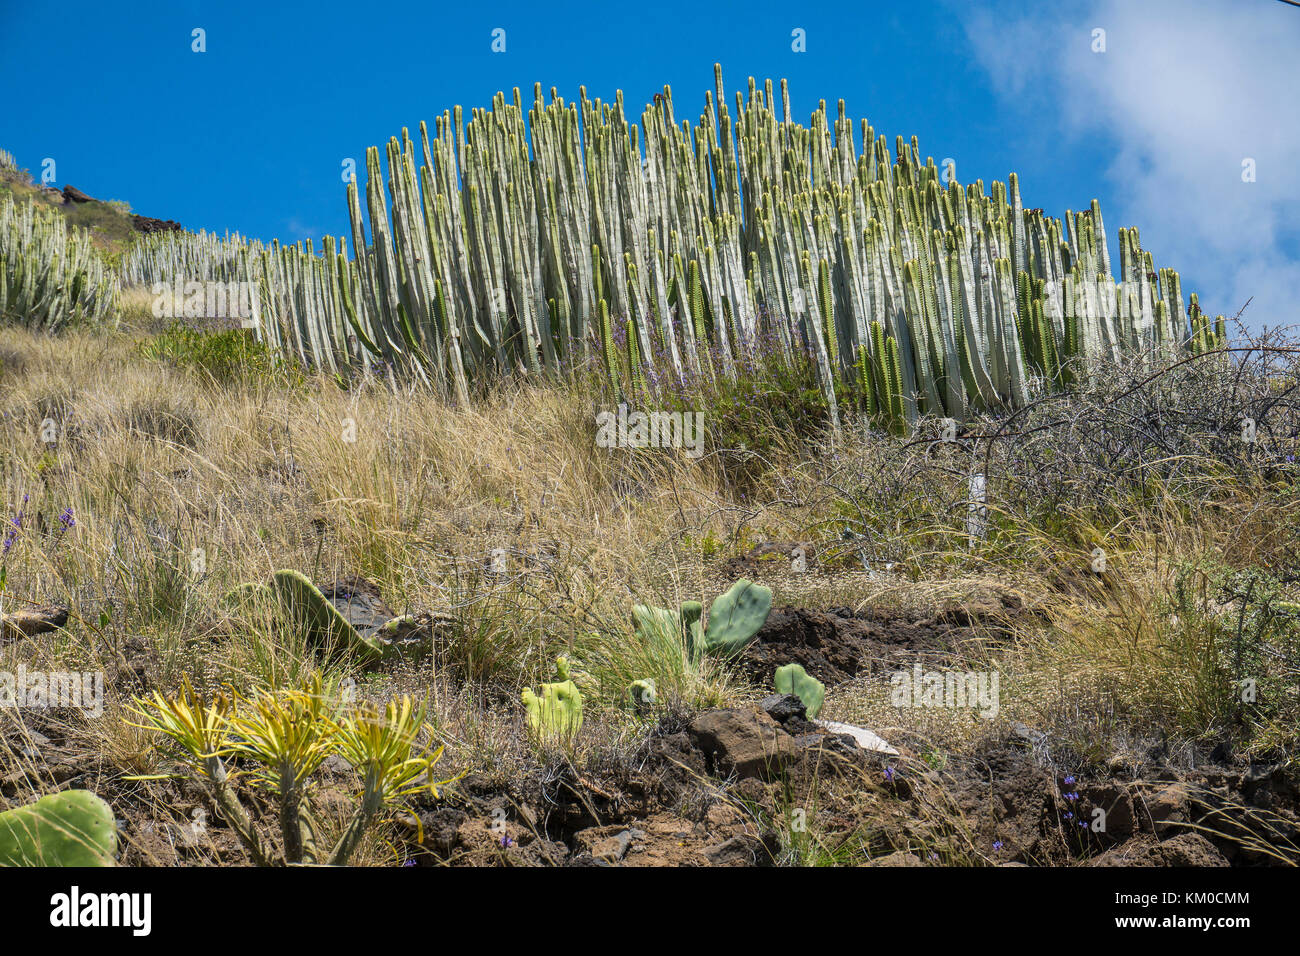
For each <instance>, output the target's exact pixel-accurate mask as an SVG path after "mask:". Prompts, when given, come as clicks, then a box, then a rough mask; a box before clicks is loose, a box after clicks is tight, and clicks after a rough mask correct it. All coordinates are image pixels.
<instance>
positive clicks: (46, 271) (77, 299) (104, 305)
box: [0, 197, 118, 332]
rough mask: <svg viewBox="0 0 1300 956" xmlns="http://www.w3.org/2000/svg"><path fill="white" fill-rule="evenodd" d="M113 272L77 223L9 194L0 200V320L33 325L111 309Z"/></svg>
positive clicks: (53, 327) (100, 316) (84, 318)
mask: <svg viewBox="0 0 1300 956" xmlns="http://www.w3.org/2000/svg"><path fill="white" fill-rule="evenodd" d="M117 297H118V279H117V275H116V274H115V273H114V272H113V270H112V269H111V268H109V266H107V265H106V264H105V262H104V260H103V259H102V258H100V255H99V253H98V252H97V251H96V250H95V247H94V244H93V243H92V242H91V240H90V236H89V234H88V233H86V231H85V230H83V229H69V228H68V227H67V226H66V225H65V223H64V220H63V217H62V216H60V215H59V214H58V213H56V212H54V211H52V210H46V209H38V208H37V206H36V204H35V203H24V204H23V205H22V208H21V209H19V208H18V207H17V206H15V204H14V201H13V199H12V198H9V197H6V198H5V200H4V203H3V204H2V205H0V321H2V322H5V323H15V324H18V325H22V326H25V327H26V328H29V329H32V330H33V331H42V332H55V331H58V330H59V329H61V328H63V327H64V326H66V325H70V324H77V323H81V322H90V323H99V322H102V321H105V320H106V319H108V318H109V317H110V316H115V315H116V307H117Z"/></svg>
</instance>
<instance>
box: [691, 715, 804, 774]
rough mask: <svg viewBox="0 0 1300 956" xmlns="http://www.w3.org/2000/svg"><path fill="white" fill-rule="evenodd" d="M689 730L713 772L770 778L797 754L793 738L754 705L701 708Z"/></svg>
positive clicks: (793, 759)
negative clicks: (729, 707) (703, 710)
mask: <svg viewBox="0 0 1300 956" xmlns="http://www.w3.org/2000/svg"><path fill="white" fill-rule="evenodd" d="M689 733H690V735H691V739H692V740H693V741H694V742H695V745H696V746H697V747H699V748H700V750H702V751H703V752H704V754H705V755H706V756H707V757H708V758H709V761H710V763H711V765H712V767H713V769H714V771H715V772H716V773H722V774H732V773H734V774H735V775H736V776H737V777H740V778H745V777H762V778H764V779H770V778H771V777H774V776H776V775H778V774H780V772H781V771H782V770H784V769H785V768H786V767H787V766H788V765H789V764H791V763H792V762H794V761H795V760H796V759H798V756H799V748H798V747H797V746H796V745H795V742H794V738H793V737H791V736H790V735H789V734H787V733H786V732H785V731H784V730H782V729H781V726H780V724H778V723H777V722H776V721H775V720H773V719H772V718H771V717H769V716H768V715H767V714H765V713H763V711H761V710H759V709H758V708H756V707H747V708H735V709H732V710H709V711H705V712H704V713H702V714H700V715H699V716H697V717H696V718H695V719H694V720H693V721H691V725H690V728H689Z"/></svg>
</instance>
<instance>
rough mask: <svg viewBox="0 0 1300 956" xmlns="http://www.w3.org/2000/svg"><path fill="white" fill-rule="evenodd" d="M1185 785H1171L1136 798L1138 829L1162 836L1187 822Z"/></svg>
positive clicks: (1186, 792)
mask: <svg viewBox="0 0 1300 956" xmlns="http://www.w3.org/2000/svg"><path fill="white" fill-rule="evenodd" d="M1187 798H1188V791H1187V785H1186V784H1183V783H1171V784H1169V785H1168V786H1165V787H1161V788H1160V789H1159V790H1156V791H1155V792H1154V793H1149V794H1145V795H1140V796H1138V798H1137V803H1138V806H1137V808H1136V810H1137V816H1138V827H1139V829H1141V830H1142V831H1144V832H1147V833H1151V832H1155V833H1156V834H1163V833H1167V832H1169V831H1170V830H1171V829H1175V828H1177V827H1178V825H1179V824H1181V823H1186V822H1187Z"/></svg>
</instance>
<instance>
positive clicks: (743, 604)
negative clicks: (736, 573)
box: [697, 578, 772, 657]
mask: <svg viewBox="0 0 1300 956" xmlns="http://www.w3.org/2000/svg"><path fill="white" fill-rule="evenodd" d="M771 610H772V591H771V589H770V588H766V587H764V586H763V585H761V584H754V583H753V582H752V581H748V580H746V579H745V578H741V579H740V580H739V581H737V582H736V583H735V584H733V585H732V586H731V587H730V588H729V589H728V590H727V593H725V594H722V595H720V596H718V597H716V598H714V600H713V603H712V604H710V605H709V624H708V629H707V630H705V632H704V634H703V635H702V637H701V638H700V643H699V644H698V645H697V646H698V648H699V653H701V654H711V655H713V656H717V657H730V656H732V655H734V654H738V653H740V651H741V650H743V649H744V647H745V645H746V644H748V643H749V642H750V641H751V640H753V638H754V635H755V634H757V633H758V631H759V629H760V628H761V627H762V626H763V624H764V623H766V621H767V615H768V612H770V611H771Z"/></svg>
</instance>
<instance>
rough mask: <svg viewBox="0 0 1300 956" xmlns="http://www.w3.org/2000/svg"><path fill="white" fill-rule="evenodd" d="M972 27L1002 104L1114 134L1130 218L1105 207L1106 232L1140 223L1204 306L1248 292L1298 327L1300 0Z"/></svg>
mask: <svg viewBox="0 0 1300 956" xmlns="http://www.w3.org/2000/svg"><path fill="white" fill-rule="evenodd" d="M966 27H967V34H968V36H969V37H970V40H971V42H972V43H973V45H974V47H975V51H976V55H977V57H978V59H979V60H980V62H981V63H982V64H983V65H984V66H985V67H986V68H987V70H988V71H989V74H990V76H991V78H992V80H993V83H994V87H995V89H996V90H997V92H998V93H999V94H1001V95H1002V96H1004V97H1005V98H1006V99H1007V100H1008V102H1016V103H1020V104H1023V105H1025V106H1026V107H1031V108H1035V109H1036V112H1037V113H1038V115H1041V116H1042V117H1043V118H1044V122H1045V123H1047V124H1048V133H1049V134H1056V135H1060V134H1064V135H1066V136H1068V137H1071V138H1073V139H1075V140H1077V141H1079V142H1098V141H1100V142H1102V143H1106V144H1108V145H1109V144H1113V145H1114V147H1115V149H1116V152H1115V155H1114V157H1113V159H1112V160H1111V162H1110V164H1109V166H1108V168H1107V169H1106V170H1105V171H1104V174H1105V175H1106V176H1107V177H1108V178H1110V179H1112V180H1113V181H1114V186H1115V191H1116V193H1117V195H1118V196H1119V198H1120V200H1121V202H1122V203H1123V209H1124V219H1125V222H1117V221H1115V220H1114V218H1113V214H1112V217H1111V218H1108V220H1107V227H1108V231H1109V232H1110V233H1111V240H1112V242H1113V240H1114V231H1115V229H1116V228H1117V227H1118V226H1120V225H1124V224H1129V223H1131V224H1134V225H1137V226H1138V227H1139V229H1140V234H1141V237H1142V244H1143V246H1144V247H1146V248H1149V249H1152V250H1153V251H1154V252H1155V255H1156V259H1157V262H1158V263H1159V264H1162V265H1170V266H1173V267H1174V268H1176V269H1178V270H1179V271H1180V272H1182V273H1184V275H1185V276H1193V277H1194V278H1195V283H1196V286H1197V288H1196V289H1195V290H1194V291H1197V292H1198V293H1199V294H1200V299H1201V303H1202V306H1203V307H1204V308H1205V309H1206V311H1209V312H1211V313H1215V312H1224V313H1227V314H1229V315H1232V314H1234V313H1235V312H1236V311H1237V309H1238V308H1240V307H1241V305H1242V304H1243V303H1245V301H1246V300H1247V299H1248V298H1250V297H1251V296H1253V297H1254V301H1253V302H1252V303H1251V305H1250V308H1249V309H1248V310H1247V313H1246V318H1247V319H1248V322H1249V324H1250V325H1251V327H1253V328H1259V327H1261V326H1262V325H1270V326H1276V325H1290V324H1295V323H1298V322H1300V254H1298V253H1297V248H1298V247H1300V241H1298V237H1300V106H1298V105H1297V100H1296V91H1297V80H1296V77H1297V75H1300V9H1296V8H1294V7H1290V6H1288V5H1285V4H1281V3H1277V2H1274V0H1217V2H1206V0H1142V2H1138V3H1135V2H1132V0H1096V2H1092V3H1088V4H1087V5H1086V6H1078V7H1075V8H1074V9H1073V10H1071V11H1070V12H1069V13H1068V14H1066V15H1065V16H1064V17H1063V16H1062V11H1061V8H1060V7H1058V6H1056V5H1052V6H1051V7H1050V8H1045V12H1044V13H1042V14H1033V15H1031V16H1030V17H1029V18H1027V19H1022V20H1018V21H1015V20H1013V21H1012V22H1008V21H1007V18H1006V17H1004V16H999V17H996V18H995V17H993V16H991V15H989V14H987V13H981V14H975V15H972V16H970V17H968V18H967V20H966ZM1096 28H1100V29H1103V30H1105V31H1106V34H1105V41H1106V50H1105V52H1104V53H1096V52H1093V50H1092V42H1093V30H1094V29H1096ZM1248 158H1249V159H1253V160H1254V162H1255V173H1256V180H1255V182H1253V183H1246V182H1243V181H1242V163H1243V161H1244V160H1245V159H1248ZM1288 247H1289V251H1288ZM1185 287H1186V283H1185ZM1189 291H1193V290H1189Z"/></svg>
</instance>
